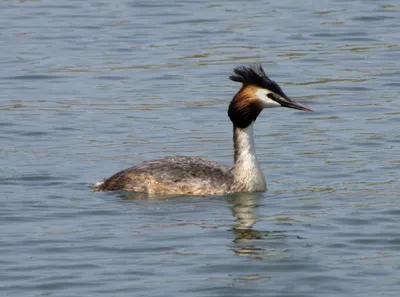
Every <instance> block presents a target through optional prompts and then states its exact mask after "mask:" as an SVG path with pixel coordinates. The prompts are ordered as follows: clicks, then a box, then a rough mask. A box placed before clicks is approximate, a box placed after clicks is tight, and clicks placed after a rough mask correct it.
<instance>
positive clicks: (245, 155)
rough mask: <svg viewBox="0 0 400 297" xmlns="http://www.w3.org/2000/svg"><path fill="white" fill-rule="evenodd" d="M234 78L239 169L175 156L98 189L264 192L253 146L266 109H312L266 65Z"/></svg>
mask: <svg viewBox="0 0 400 297" xmlns="http://www.w3.org/2000/svg"><path fill="white" fill-rule="evenodd" d="M230 79H231V80H233V81H236V82H240V83H242V87H241V89H240V90H239V91H238V92H237V94H236V95H235V96H234V97H233V99H232V101H231V103H230V105H229V108H228V116H229V118H230V120H231V122H232V123H233V147H234V165H233V166H227V165H222V164H219V163H217V162H214V161H210V160H206V159H202V158H198V157H184V156H174V157H165V158H161V159H156V160H150V161H145V162H143V163H140V164H138V165H136V166H133V167H130V168H127V169H125V170H122V171H120V172H118V173H116V174H114V175H112V176H111V177H109V178H107V179H104V180H103V181H101V182H99V183H97V184H95V185H94V186H93V187H92V188H93V190H94V191H115V190H125V191H133V192H140V193H147V194H149V195H179V194H185V195H220V194H226V193H234V192H263V191H265V190H266V189H267V186H266V182H265V178H264V174H263V172H262V170H261V168H260V166H259V163H258V161H257V156H256V152H255V148H254V137H253V124H254V122H255V121H256V119H257V117H258V115H259V114H260V113H261V111H262V110H263V109H264V108H273V107H280V106H283V107H289V108H294V109H299V110H305V111H312V110H311V109H310V108H308V107H307V106H305V105H302V104H300V103H297V102H295V101H293V100H291V99H290V98H289V97H287V96H286V95H285V93H284V92H283V91H282V89H281V88H280V87H279V85H278V84H277V83H276V82H274V81H272V80H270V79H269V77H268V76H267V75H266V74H265V72H264V70H263V68H262V67H261V66H249V67H245V66H239V67H237V68H235V69H234V74H233V75H231V76H230Z"/></svg>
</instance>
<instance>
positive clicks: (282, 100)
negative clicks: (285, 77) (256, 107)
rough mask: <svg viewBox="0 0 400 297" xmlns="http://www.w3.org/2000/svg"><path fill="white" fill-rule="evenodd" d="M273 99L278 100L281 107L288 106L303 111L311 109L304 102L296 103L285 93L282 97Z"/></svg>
mask: <svg viewBox="0 0 400 297" xmlns="http://www.w3.org/2000/svg"><path fill="white" fill-rule="evenodd" d="M274 100H275V101H276V102H278V103H279V104H280V105H281V106H283V107H289V108H293V109H298V110H304V111H313V110H312V109H311V108H309V107H308V106H306V105H304V104H301V103H298V102H296V101H293V100H292V99H290V98H289V97H288V96H286V95H285V96H284V97H281V98H274Z"/></svg>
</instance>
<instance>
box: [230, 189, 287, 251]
mask: <svg viewBox="0 0 400 297" xmlns="http://www.w3.org/2000/svg"><path fill="white" fill-rule="evenodd" d="M261 195H262V194H260V193H235V194H233V195H232V200H231V203H232V215H233V216H234V217H236V220H235V225H234V226H233V228H232V231H233V233H234V234H235V239H234V240H233V242H234V243H235V244H236V246H235V247H234V248H233V250H234V252H235V254H236V255H238V256H253V257H257V258H266V257H270V256H272V254H273V255H276V251H272V250H271V252H269V251H266V250H265V249H264V248H262V247H259V246H256V244H255V242H254V241H255V240H265V239H277V238H283V237H284V234H283V232H282V231H263V230H256V229H253V226H254V225H255V224H256V223H257V222H258V219H259V214H258V208H259V206H260V197H261Z"/></svg>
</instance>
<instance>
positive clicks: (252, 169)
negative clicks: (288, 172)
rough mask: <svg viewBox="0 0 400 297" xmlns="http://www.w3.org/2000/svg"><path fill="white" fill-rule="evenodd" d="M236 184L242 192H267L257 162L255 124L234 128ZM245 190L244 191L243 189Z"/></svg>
mask: <svg viewBox="0 0 400 297" xmlns="http://www.w3.org/2000/svg"><path fill="white" fill-rule="evenodd" d="M233 130H234V131H233V142H234V154H235V156H234V161H235V167H234V170H233V173H234V177H235V184H236V186H237V187H239V188H240V189H239V190H240V191H244V192H247V191H265V190H266V183H265V178H264V174H263V173H262V171H261V169H260V166H259V164H258V161H257V156H256V150H255V148H254V140H253V138H254V137H253V124H251V125H250V126H248V127H246V128H243V129H242V128H238V127H234V128H233ZM241 188H243V189H241Z"/></svg>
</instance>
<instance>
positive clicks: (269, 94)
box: [267, 93, 275, 99]
mask: <svg viewBox="0 0 400 297" xmlns="http://www.w3.org/2000/svg"><path fill="white" fill-rule="evenodd" d="M267 97H268V98H269V99H274V98H275V97H274V94H272V93H268V94H267Z"/></svg>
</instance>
